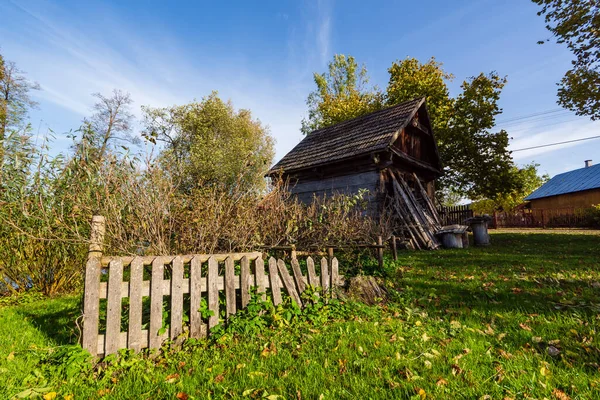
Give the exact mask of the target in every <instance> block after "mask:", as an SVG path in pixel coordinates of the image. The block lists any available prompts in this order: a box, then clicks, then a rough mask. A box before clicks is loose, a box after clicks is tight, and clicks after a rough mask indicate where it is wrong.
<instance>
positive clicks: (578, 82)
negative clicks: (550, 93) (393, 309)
mask: <svg viewBox="0 0 600 400" xmlns="http://www.w3.org/2000/svg"><path fill="white" fill-rule="evenodd" d="M532 1H533V2H534V3H536V4H538V5H540V6H542V9H541V10H540V11H539V12H538V15H544V18H545V20H546V23H547V25H546V28H548V30H549V31H550V32H552V34H553V35H554V36H555V37H556V41H557V43H564V44H566V45H567V47H568V48H569V50H571V51H572V52H573V54H574V55H575V60H573V62H572V64H573V67H572V68H571V69H570V70H569V71H567V73H566V74H565V76H564V77H563V78H562V80H561V81H560V83H559V84H558V103H559V104H560V105H561V106H563V107H565V108H567V109H569V110H572V111H575V113H576V114H577V115H587V116H589V117H591V119H593V120H595V119H599V118H600V90H598V88H599V87H600V5H599V3H598V0H532ZM546 41H547V40H546ZM544 42H545V41H540V42H538V43H540V44H542V43H544Z"/></svg>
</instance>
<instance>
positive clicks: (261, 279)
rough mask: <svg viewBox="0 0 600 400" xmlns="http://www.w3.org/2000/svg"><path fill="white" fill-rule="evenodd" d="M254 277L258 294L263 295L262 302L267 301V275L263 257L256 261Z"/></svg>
mask: <svg viewBox="0 0 600 400" xmlns="http://www.w3.org/2000/svg"><path fill="white" fill-rule="evenodd" d="M254 276H255V279H256V292H257V293H262V294H263V295H262V300H263V301H265V300H266V299H267V297H266V294H265V293H266V288H267V284H268V282H267V277H266V275H265V262H264V261H263V259H262V256H261V257H258V258H257V259H256V261H254Z"/></svg>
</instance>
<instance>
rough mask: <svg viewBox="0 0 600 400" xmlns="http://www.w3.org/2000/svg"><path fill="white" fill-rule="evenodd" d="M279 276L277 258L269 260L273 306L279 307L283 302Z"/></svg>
mask: <svg viewBox="0 0 600 400" xmlns="http://www.w3.org/2000/svg"><path fill="white" fill-rule="evenodd" d="M278 276H279V273H278V270H277V261H276V260H275V258H273V257H271V258H269V281H270V283H271V295H272V297H273V304H275V305H276V306H278V305H279V304H281V302H282V301H283V299H282V297H281V287H280V286H279V279H277V278H278Z"/></svg>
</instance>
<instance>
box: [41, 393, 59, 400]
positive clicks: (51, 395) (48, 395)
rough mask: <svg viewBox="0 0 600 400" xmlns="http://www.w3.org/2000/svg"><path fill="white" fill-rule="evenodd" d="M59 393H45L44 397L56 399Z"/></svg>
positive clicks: (51, 399) (49, 399)
mask: <svg viewBox="0 0 600 400" xmlns="http://www.w3.org/2000/svg"><path fill="white" fill-rule="evenodd" d="M57 395H58V393H56V392H48V393H46V394H45V395H43V396H42V398H43V399H44V400H54V399H56V396H57Z"/></svg>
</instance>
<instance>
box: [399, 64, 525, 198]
mask: <svg viewBox="0 0 600 400" xmlns="http://www.w3.org/2000/svg"><path fill="white" fill-rule="evenodd" d="M388 72H389V74H390V80H389V83H388V87H387V104H389V105H394V104H398V103H401V102H403V101H407V100H411V99H414V98H416V97H421V96H425V97H426V101H427V107H428V110H429V112H430V115H431V119H432V125H433V130H434V133H435V135H436V139H437V144H438V149H439V153H440V158H441V160H442V165H444V167H445V175H444V176H443V177H442V179H441V181H440V183H441V185H440V189H442V193H449V192H455V193H462V194H463V195H465V196H468V197H470V198H472V199H477V198H482V197H490V196H494V195H496V193H498V192H503V191H510V190H512V179H511V174H510V171H511V168H512V166H513V163H512V159H511V156H510V152H509V151H508V150H507V147H508V139H509V138H508V134H507V133H506V132H505V131H500V132H491V131H490V130H491V129H492V128H493V127H494V124H495V116H496V115H498V114H499V113H500V112H501V110H500V108H499V106H498V100H499V98H500V93H501V90H502V88H503V87H504V85H505V83H506V79H505V78H503V77H500V76H499V75H498V74H496V73H495V72H492V73H490V74H487V75H486V74H483V73H481V74H479V75H478V76H475V77H471V78H469V79H467V80H465V81H464V82H463V83H462V85H461V89H462V92H461V93H460V94H459V95H458V96H457V97H455V98H452V97H450V94H449V90H448V86H447V84H448V83H449V82H450V81H451V80H452V79H453V78H454V77H453V75H452V74H450V73H448V72H446V71H444V69H443V68H442V64H441V63H439V62H437V61H436V60H435V59H434V58H431V59H430V60H429V61H428V62H426V63H420V62H419V61H418V60H416V59H414V58H407V59H405V60H402V61H396V62H394V63H393V64H392V66H391V67H390V68H389V69H388Z"/></svg>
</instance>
